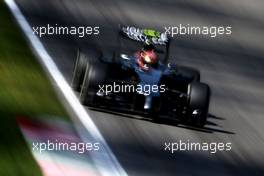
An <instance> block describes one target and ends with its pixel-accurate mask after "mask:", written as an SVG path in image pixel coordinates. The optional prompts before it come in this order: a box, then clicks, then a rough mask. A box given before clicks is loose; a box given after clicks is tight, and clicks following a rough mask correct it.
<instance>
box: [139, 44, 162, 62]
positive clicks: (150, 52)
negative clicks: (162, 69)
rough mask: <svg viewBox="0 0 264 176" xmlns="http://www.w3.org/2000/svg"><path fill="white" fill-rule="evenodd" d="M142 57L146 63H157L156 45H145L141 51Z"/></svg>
mask: <svg viewBox="0 0 264 176" xmlns="http://www.w3.org/2000/svg"><path fill="white" fill-rule="evenodd" d="M140 57H141V59H142V61H143V62H144V63H145V64H150V65H152V64H156V63H157V62H158V57H157V54H156V53H155V50H154V46H153V45H152V44H149V45H145V46H144V47H143V48H142V50H141V52H140Z"/></svg>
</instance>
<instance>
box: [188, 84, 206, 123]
mask: <svg viewBox="0 0 264 176" xmlns="http://www.w3.org/2000/svg"><path fill="white" fill-rule="evenodd" d="M188 95H189V108H188V115H189V118H190V123H191V125H192V126H196V127H203V126H204V125H205V124H206V120H207V114H208V108H209V101H210V88H209V86H208V85H207V84H204V83H200V82H192V83H190V84H189V86H188Z"/></svg>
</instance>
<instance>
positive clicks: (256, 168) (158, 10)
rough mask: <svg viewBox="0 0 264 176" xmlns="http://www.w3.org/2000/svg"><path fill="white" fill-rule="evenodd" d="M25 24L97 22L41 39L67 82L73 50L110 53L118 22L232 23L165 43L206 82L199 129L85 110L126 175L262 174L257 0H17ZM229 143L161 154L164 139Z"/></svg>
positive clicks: (263, 25)
mask: <svg viewBox="0 0 264 176" xmlns="http://www.w3.org/2000/svg"><path fill="white" fill-rule="evenodd" d="M16 2H17V3H18V5H19V7H20V9H21V10H22V12H23V14H24V15H25V16H26V18H27V20H28V21H29V22H30V24H31V25H32V26H41V25H46V24H48V23H49V24H60V25H69V26H78V25H81V26H85V25H94V26H100V29H101V35H100V36H97V37H96V36H91V37H86V38H78V37H74V36H49V37H44V38H41V41H42V42H43V44H44V45H45V47H46V48H47V50H48V52H49V53H50V54H51V56H52V57H53V58H54V60H55V62H56V64H57V65H58V67H59V69H60V70H61V71H62V73H63V74H64V76H65V77H66V79H67V81H69V82H70V80H71V77H72V71H73V64H74V59H75V55H76V48H78V47H81V48H82V49H83V50H84V51H85V50H86V49H87V48H89V47H92V46H95V45H96V46H101V47H102V46H104V48H105V49H106V50H111V48H114V47H115V45H116V42H114V41H115V32H116V27H117V25H118V24H120V23H125V24H135V25H137V26H141V27H154V28H158V29H160V28H162V27H163V26H168V25H169V26H176V25H179V24H180V23H182V24H191V25H206V26H210V25H216V26H218V25H220V26H223V25H231V26H232V31H233V33H232V35H231V36H222V37H217V38H210V37H201V36H200V37H198V36H181V37H177V38H175V39H174V41H173V43H172V47H173V49H172V52H171V58H170V59H171V61H172V62H177V63H178V64H183V65H188V66H192V67H196V68H198V69H199V70H200V71H201V76H202V81H203V82H206V83H208V84H209V85H210V87H211V89H212V98H211V104H210V114H209V117H208V123H207V125H206V127H205V128H204V129H194V128H190V127H185V126H181V125H180V126H177V125H174V124H172V123H162V124H157V123H153V122H152V121H149V120H146V119H141V118H140V117H134V116H129V115H117V114H114V113H104V112H98V111H91V110H88V111H89V113H90V114H91V116H92V118H93V120H94V122H95V123H96V125H97V127H98V128H99V130H100V131H101V133H102V134H103V136H104V137H105V139H106V141H107V142H108V144H109V146H110V147H111V149H112V150H113V152H114V154H115V155H116V156H117V158H118V160H119V161H120V163H121V165H122V166H123V167H124V169H125V170H126V171H127V173H128V174H129V175H263V174H264V161H263V158H264V149H263V147H264V128H263V126H264V115H263V114H264V91H263V88H264V83H263V80H264V46H263V41H264V35H263V30H264V19H263V18H262V17H263V8H264V2H262V1H258V0H254V1H249V0H243V1H237V0H233V1H232V2H231V1H227V0H224V1H214V2H211V1H209V0H208V1H207V0H203V1H199V2H192V1H172V0H164V1H158V0H151V1H141V0H134V1H122V0H112V1H107V0H102V1H95V0H90V1H89V0H87V1H84V0H75V1H72V0H57V1H54V0H46V1H33V0H17V1H16ZM179 140H182V141H187V140H189V141H191V142H201V143H202V142H231V143H232V150H231V151H229V152H223V151H219V152H217V153H216V154H210V153H209V152H203V151H201V152H198V151H186V152H183V151H179V152H176V153H174V154H170V153H168V152H165V151H164V142H179Z"/></svg>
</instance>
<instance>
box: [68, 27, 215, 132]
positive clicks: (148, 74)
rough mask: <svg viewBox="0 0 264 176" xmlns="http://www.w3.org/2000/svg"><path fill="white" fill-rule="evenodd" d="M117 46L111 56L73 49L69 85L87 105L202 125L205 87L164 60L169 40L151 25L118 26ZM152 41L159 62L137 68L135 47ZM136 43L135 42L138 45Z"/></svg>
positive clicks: (197, 74)
mask: <svg viewBox="0 0 264 176" xmlns="http://www.w3.org/2000/svg"><path fill="white" fill-rule="evenodd" d="M118 36H119V37H118V38H119V40H118V44H119V47H117V48H118V49H117V50H116V51H114V53H113V57H112V58H105V57H104V56H103V54H102V52H101V51H100V52H98V51H96V50H91V51H90V52H89V53H88V54H84V53H83V52H81V51H80V50H78V54H77V59H76V61H75V66H74V72H73V79H72V84H71V85H72V88H73V89H74V90H76V91H80V101H81V103H82V104H84V105H87V106H89V107H96V108H102V109H108V110H114V111H118V112H127V113H132V114H141V115H143V116H147V117H150V118H152V119H154V120H155V119H162V118H170V119H174V120H177V121H178V122H180V123H184V124H188V125H192V126H196V127H203V126H204V125H205V124H206V119H207V113H208V107H209V99H210V89H209V86H208V85H207V84H205V83H201V82H200V72H199V71H198V70H196V69H193V68H190V67H186V66H180V65H177V64H170V63H168V60H169V51H170V39H169V38H168V37H167V35H166V34H165V33H161V32H158V31H156V30H152V29H139V28H135V27H122V28H120V31H119V35H118ZM143 43H145V44H152V45H154V46H155V51H156V52H157V53H158V57H159V62H158V63H157V64H155V66H151V65H150V66H149V69H148V70H147V71H144V70H142V69H141V68H140V67H139V65H138V63H137V62H136V59H137V58H136V57H135V56H134V54H133V53H134V52H135V51H136V50H137V48H140V47H141V45H143ZM139 45H140V46H139Z"/></svg>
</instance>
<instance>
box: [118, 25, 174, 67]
mask: <svg viewBox="0 0 264 176" xmlns="http://www.w3.org/2000/svg"><path fill="white" fill-rule="evenodd" d="M120 36H121V37H120ZM119 39H121V40H119V43H120V52H122V51H124V50H125V51H126V50H129V49H131V50H136V49H139V48H141V47H142V46H143V45H144V44H153V45H154V46H155V50H156V52H157V53H158V55H159V58H160V61H162V62H163V63H167V61H168V57H169V49H170V38H169V37H168V35H167V34H166V33H165V32H159V31H156V30H153V29H141V28H137V27H134V26H123V27H121V26H120V27H119ZM122 39H126V40H122ZM127 40H128V41H127ZM129 40H130V42H129ZM124 41H125V42H124Z"/></svg>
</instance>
